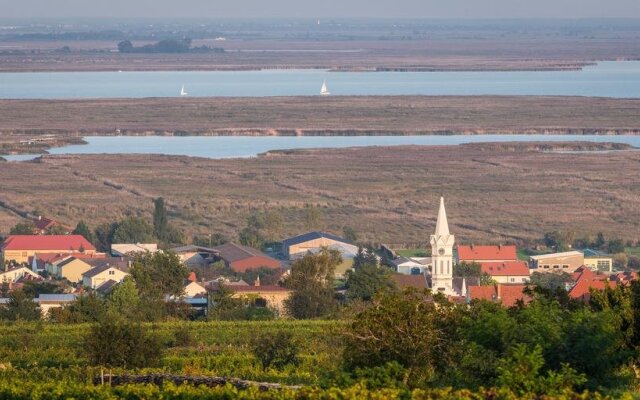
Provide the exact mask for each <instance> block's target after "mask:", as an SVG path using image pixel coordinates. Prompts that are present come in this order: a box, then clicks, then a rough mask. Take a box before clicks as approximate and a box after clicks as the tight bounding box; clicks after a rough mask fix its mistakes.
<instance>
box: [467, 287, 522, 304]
mask: <svg viewBox="0 0 640 400" xmlns="http://www.w3.org/2000/svg"><path fill="white" fill-rule="evenodd" d="M526 288H527V286H526V285H505V284H495V285H488V286H469V290H468V294H467V301H468V302H470V301H472V300H486V301H490V302H492V303H500V304H502V305H503V306H505V307H513V306H515V305H517V304H518V302H519V301H522V302H524V303H525V304H526V303H529V302H530V301H531V300H532V299H531V297H530V296H528V295H527V294H526V293H525V292H524V291H525V289H526Z"/></svg>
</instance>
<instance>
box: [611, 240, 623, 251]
mask: <svg viewBox="0 0 640 400" xmlns="http://www.w3.org/2000/svg"><path fill="white" fill-rule="evenodd" d="M607 251H608V252H609V254H618V253H624V242H623V241H622V239H612V240H609V241H608V242H607Z"/></svg>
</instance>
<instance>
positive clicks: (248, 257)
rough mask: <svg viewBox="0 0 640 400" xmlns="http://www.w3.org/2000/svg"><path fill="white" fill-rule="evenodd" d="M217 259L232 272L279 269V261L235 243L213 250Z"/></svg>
mask: <svg viewBox="0 0 640 400" xmlns="http://www.w3.org/2000/svg"><path fill="white" fill-rule="evenodd" d="M213 249H214V250H215V251H216V255H217V257H218V258H219V259H221V260H222V261H224V264H225V266H226V267H227V268H229V269H231V270H232V271H234V272H246V271H248V270H251V269H259V268H262V267H264V268H270V269H279V268H281V264H280V261H278V260H276V259H274V258H271V257H269V256H268V255H266V254H264V253H263V252H261V251H260V250H256V249H254V248H251V247H248V246H242V245H239V244H235V243H227V244H223V245H222V246H217V247H214V248H213Z"/></svg>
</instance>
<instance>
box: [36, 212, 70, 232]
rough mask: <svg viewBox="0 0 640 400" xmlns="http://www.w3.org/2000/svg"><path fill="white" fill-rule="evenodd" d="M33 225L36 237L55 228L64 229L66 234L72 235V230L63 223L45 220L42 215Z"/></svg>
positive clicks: (49, 219)
mask: <svg viewBox="0 0 640 400" xmlns="http://www.w3.org/2000/svg"><path fill="white" fill-rule="evenodd" d="M33 224H34V225H35V227H36V231H35V232H34V234H36V235H44V234H46V233H47V231H48V230H49V229H51V228H53V227H54V226H59V227H62V229H63V230H64V233H65V234H69V233H71V229H69V228H68V227H66V226H64V225H62V224H61V223H59V222H58V221H56V220H54V219H51V218H45V217H43V216H42V215H39V216H38V217H37V218H34V219H33Z"/></svg>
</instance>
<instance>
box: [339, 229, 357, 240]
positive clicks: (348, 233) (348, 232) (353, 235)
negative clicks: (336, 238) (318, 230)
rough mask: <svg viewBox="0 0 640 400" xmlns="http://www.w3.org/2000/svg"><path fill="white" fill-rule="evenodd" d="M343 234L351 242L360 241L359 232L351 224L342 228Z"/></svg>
mask: <svg viewBox="0 0 640 400" xmlns="http://www.w3.org/2000/svg"><path fill="white" fill-rule="evenodd" d="M342 234H343V236H344V238H345V239H347V240H348V241H350V242H351V243H356V242H357V241H358V233H357V232H356V230H355V229H353V228H352V227H350V226H345V227H344V228H342Z"/></svg>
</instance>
